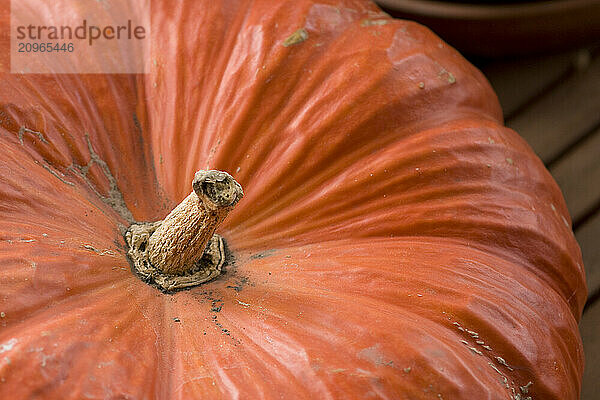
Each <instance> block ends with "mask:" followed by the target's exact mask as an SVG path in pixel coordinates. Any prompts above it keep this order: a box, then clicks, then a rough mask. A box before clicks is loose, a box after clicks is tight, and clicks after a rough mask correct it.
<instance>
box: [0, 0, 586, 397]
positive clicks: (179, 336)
mask: <svg viewBox="0 0 600 400" xmlns="http://www.w3.org/2000/svg"><path fill="white" fill-rule="evenodd" d="M28 1H29V2H30V3H32V5H33V7H34V8H36V7H37V8H39V7H43V6H42V4H38V2H36V1H34V0H28ZM39 3H43V2H41V1H40V2H39ZM73 12H75V11H73ZM152 14H153V20H152V41H153V43H152V54H151V57H152V71H151V73H150V74H147V75H137V76H136V75H20V74H9V73H8V72H5V73H3V74H2V75H1V76H0V176H1V179H0V220H1V221H2V223H1V224H0V311H1V312H2V314H1V316H2V318H1V319H0V397H1V398H6V399H8V398H11V399H29V398H41V399H83V398H98V399H100V398H103V399H104V398H111V399H117V398H134V399H190V398H206V399H217V398H239V399H257V398H286V399H292V398H311V399H317V398H318V399H327V398H345V399H347V398H357V399H364V398H388V399H430V398H431V399H513V398H517V394H518V395H520V396H521V398H522V399H524V398H526V397H527V396H531V397H532V398H533V399H577V398H578V393H579V384H580V379H581V374H582V368H583V354H582V348H581V341H580V337H579V333H578V330H577V321H578V319H579V316H580V314H581V310H582V307H583V303H584V301H585V297H586V287H585V282H584V273H583V266H582V263H581V255H580V251H579V248H578V246H577V243H576V242H575V239H574V237H573V234H572V231H571V228H570V222H569V221H570V219H569V216H568V212H567V209H566V206H565V204H564V201H563V199H562V196H561V193H560V191H559V189H558V187H557V186H556V184H555V183H554V181H553V180H552V178H551V176H550V174H549V173H548V172H547V171H546V170H545V168H544V166H543V164H542V163H541V162H540V160H539V159H538V158H537V157H536V156H535V155H534V154H533V153H532V151H531V149H530V148H529V147H528V146H527V145H526V144H525V142H524V141H523V140H522V139H521V138H520V137H519V136H518V135H517V134H516V133H515V132H513V131H511V130H509V129H507V128H504V127H503V125H502V120H501V111H500V109H499V106H498V103H497V100H496V97H495V95H494V93H493V92H492V90H491V88H490V86H489V84H488V83H487V82H486V80H485V78H484V77H483V76H482V74H481V73H480V72H478V71H477V70H476V69H475V68H474V67H472V66H471V65H470V64H468V63H467V62H466V61H465V60H464V59H463V58H462V57H461V56H460V55H459V54H458V53H457V52H456V51H454V50H453V49H451V48H449V47H448V46H447V45H446V44H445V43H444V42H442V41H441V40H440V39H439V38H438V37H436V36H435V35H434V34H432V33H431V32H430V31H428V30H427V29H426V28H424V27H422V26H419V25H416V24H414V23H411V22H406V21H396V20H392V19H390V18H389V17H387V16H386V15H385V14H383V13H381V12H380V11H379V10H378V9H377V8H376V7H375V6H374V5H372V4H369V3H365V2H363V1H351V0H342V1H338V0H336V1H321V2H318V3H316V2H313V1H305V0H297V1H289V2H272V1H266V0H265V1H238V2H235V1H227V2H221V1H210V2H208V1H207V2H201V1H186V2H180V1H160V2H159V1H156V2H154V3H153V9H152ZM8 17H9V16H8V13H7V12H4V13H3V14H2V25H1V26H2V27H3V28H2V30H3V36H2V40H3V44H4V45H6V43H7V42H6V40H8V39H7V35H5V33H6V32H5V30H6V29H7V28H5V26H8V25H7V24H8V22H7V21H8ZM301 28H302V29H304V31H303V32H304V33H306V35H305V36H307V37H306V38H305V40H304V41H301V42H299V43H296V44H291V45H287V44H289V42H286V39H288V38H289V37H290V36H291V35H292V34H293V33H294V32H297V31H298V30H299V29H301ZM284 43H285V44H286V45H284ZM3 57H4V58H3V59H1V60H0V64H1V65H2V66H3V68H4V69H5V70H6V69H7V65H8V64H7V62H8V61H7V59H6V57H5V56H3ZM201 168H212V169H220V170H224V171H228V172H229V173H231V174H232V175H233V176H234V177H235V178H236V179H237V180H238V181H239V182H240V183H241V184H242V186H243V187H244V191H245V197H244V199H243V200H242V201H241V202H240V203H239V204H238V206H237V208H236V209H235V210H234V211H233V212H232V214H231V215H230V216H229V217H228V218H227V220H226V221H225V224H224V226H222V227H221V228H220V229H219V230H218V232H219V233H220V234H221V235H223V236H224V237H225V239H226V240H227V242H228V246H229V248H230V250H231V251H232V253H233V255H234V257H235V260H234V261H232V262H230V264H229V265H228V266H227V267H226V269H227V271H226V272H225V273H224V274H223V275H222V276H221V277H220V278H219V279H218V280H217V281H213V282H210V283H207V284H204V285H202V286H200V287H196V288H194V289H192V290H189V291H182V292H178V293H176V294H173V295H166V294H163V293H161V292H159V291H157V290H156V289H154V288H152V287H150V286H148V285H146V284H145V283H143V282H141V281H140V280H139V279H138V278H137V277H136V276H134V275H133V274H132V272H131V271H130V266H129V263H128V260H127V257H126V255H125V252H126V251H125V249H124V240H123V238H122V233H121V230H120V229H121V228H122V227H126V226H128V224H129V222H131V218H129V217H128V211H126V210H125V208H124V207H121V206H122V205H123V204H124V205H126V207H127V209H128V210H130V212H131V215H132V216H133V218H134V219H135V220H137V221H154V220H158V219H161V218H163V217H164V216H165V215H166V214H167V213H168V212H169V211H170V209H171V208H172V207H173V206H175V205H176V204H177V203H178V202H179V201H180V200H181V199H183V198H184V197H185V196H186V195H187V194H188V193H189V192H190V191H191V179H192V177H193V174H194V172H195V171H196V170H198V169H201ZM121 196H122V199H124V200H123V201H121V200H120V199H121ZM111 204H112V206H111ZM115 205H116V206H115ZM127 218H129V219H130V221H127V220H126V219H127Z"/></svg>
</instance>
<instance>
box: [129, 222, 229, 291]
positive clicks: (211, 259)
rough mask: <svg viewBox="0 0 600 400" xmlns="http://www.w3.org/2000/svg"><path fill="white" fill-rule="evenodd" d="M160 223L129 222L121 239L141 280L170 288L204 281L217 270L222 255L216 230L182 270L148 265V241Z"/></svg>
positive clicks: (222, 247) (160, 287) (212, 276)
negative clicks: (166, 270) (175, 271)
mask: <svg viewBox="0 0 600 400" xmlns="http://www.w3.org/2000/svg"><path fill="white" fill-rule="evenodd" d="M161 223H162V221H158V222H143V223H138V224H133V225H131V226H130V227H129V229H128V230H127V232H126V233H125V241H126V242H127V245H128V246H129V250H128V252H127V254H128V255H129V258H130V259H131V261H132V263H133V268H134V269H135V272H137V274H138V275H139V276H140V278H141V279H142V280H143V281H145V282H148V283H150V284H154V285H155V286H157V287H158V288H159V289H161V290H162V291H164V292H174V291H177V290H181V289H185V288H189V287H193V286H197V285H200V284H201V283H204V282H208V281H210V280H212V279H214V278H216V277H217V276H219V275H220V274H221V270H222V268H223V264H224V263H225V258H226V254H225V244H224V241H223V238H222V237H221V236H219V235H216V234H215V235H213V236H212V237H211V238H210V239H209V241H208V243H207V245H206V248H205V250H204V253H203V254H202V257H201V258H200V259H199V260H198V261H196V262H195V263H194V265H190V266H189V267H188V268H186V272H185V273H182V274H178V275H175V274H167V273H164V272H162V271H161V270H160V269H158V268H156V267H155V266H154V265H152V263H151V262H150V257H149V252H148V243H149V239H150V236H152V234H153V233H154V231H156V229H158V228H159V227H160V225H161Z"/></svg>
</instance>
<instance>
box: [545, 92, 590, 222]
mask: <svg viewBox="0 0 600 400" xmlns="http://www.w3.org/2000/svg"><path fill="white" fill-rule="evenodd" d="M597 112H598V115H599V116H600V102H599V103H598V104H597ZM599 158H600V129H597V130H596V131H595V132H594V133H593V134H592V135H591V136H589V137H587V138H586V140H584V141H582V142H581V143H579V144H577V146H575V147H574V148H573V149H572V150H571V151H570V152H569V153H568V154H566V155H565V156H564V157H562V158H561V159H559V160H558V161H557V162H556V163H555V164H554V165H552V167H551V168H550V172H551V173H552V175H553V176H554V179H556V182H557V183H558V185H559V186H560V188H561V189H562V191H563V195H564V196H565V200H566V201H567V207H568V208H569V212H570V213H571V217H572V218H573V220H574V221H577V220H579V219H580V218H581V217H582V216H584V215H585V214H586V213H589V212H590V211H591V210H592V209H593V208H594V206H595V205H596V204H598V203H599V202H600V162H599V161H600V160H599Z"/></svg>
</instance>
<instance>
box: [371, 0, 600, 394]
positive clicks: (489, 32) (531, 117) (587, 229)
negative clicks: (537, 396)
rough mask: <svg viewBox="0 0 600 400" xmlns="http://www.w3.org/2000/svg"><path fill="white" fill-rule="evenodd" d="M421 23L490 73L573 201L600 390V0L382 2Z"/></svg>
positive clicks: (510, 120)
mask: <svg viewBox="0 0 600 400" xmlns="http://www.w3.org/2000/svg"><path fill="white" fill-rule="evenodd" d="M376 2H377V3H379V5H380V7H382V8H383V9H384V11H386V12H387V13H388V14H390V15H393V16H394V17H398V18H404V19H410V20H414V21H418V22H420V23H422V24H424V25H426V26H428V27H429V28H430V29H432V30H433V31H434V32H435V33H437V34H438V35H439V36H441V37H442V39H444V40H445V41H446V42H448V43H449V44H451V45H452V46H453V47H455V48H457V49H458V50H459V51H460V52H461V53H463V55H465V56H466V57H467V58H468V59H469V60H470V61H471V62H472V63H474V64H475V65H477V66H478V67H479V68H480V69H481V70H482V71H483V73H484V74H485V75H486V76H487V77H488V79H489V81H490V82H491V84H492V86H493V87H494V89H495V90H496V93H497V94H498V97H499V100H500V103H501V105H502V108H503V110H504V118H505V122H506V125H507V126H509V127H511V128H513V129H515V130H516V131H517V132H519V134H521V136H523V137H524V138H525V139H526V140H527V141H528V142H529V144H530V145H531V147H532V148H533V150H534V151H535V152H536V153H537V154H538V156H539V157H540V158H541V159H542V161H543V162H544V163H545V164H546V167H547V168H548V169H549V170H550V172H551V173H552V175H553V176H554V178H555V179H556V181H557V182H558V184H559V186H560V187H561V189H562V192H563V194H564V196H565V199H566V201H567V206H568V208H569V211H570V213H571V218H572V220H573V230H574V232H575V235H576V237H577V240H578V242H579V244H580V246H581V250H582V253H583V261H584V265H585V269H586V277H587V282H588V288H589V296H588V302H587V304H586V307H585V309H584V314H583V318H582V320H581V323H580V325H579V327H580V331H581V335H582V337H583V344H584V351H585V357H586V367H585V368H586V369H585V373H584V379H583V390H582V396H581V399H582V400H593V399H599V398H600V0H545V1H544V0H533V1H523V0H521V1H519V0H505V1H501V0H496V1H494V0H489V1H473V0H471V1H469V0H463V1H428V0H376Z"/></svg>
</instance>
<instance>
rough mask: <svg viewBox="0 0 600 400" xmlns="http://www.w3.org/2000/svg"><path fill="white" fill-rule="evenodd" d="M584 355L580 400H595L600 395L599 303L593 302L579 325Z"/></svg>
mask: <svg viewBox="0 0 600 400" xmlns="http://www.w3.org/2000/svg"><path fill="white" fill-rule="evenodd" d="M579 331H580V332H581V337H582V339H583V349H584V354H585V370H584V372H583V388H582V393H581V400H596V399H598V394H599V393H600V379H598V377H600V363H599V362H598V360H600V302H595V303H594V304H593V306H592V307H591V308H589V309H588V310H587V312H586V313H585V314H584V315H583V318H582V320H581V323H580V324H579Z"/></svg>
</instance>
